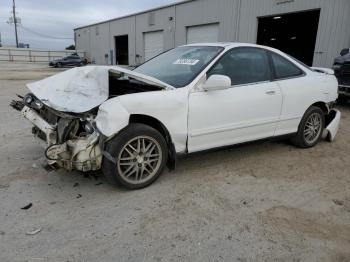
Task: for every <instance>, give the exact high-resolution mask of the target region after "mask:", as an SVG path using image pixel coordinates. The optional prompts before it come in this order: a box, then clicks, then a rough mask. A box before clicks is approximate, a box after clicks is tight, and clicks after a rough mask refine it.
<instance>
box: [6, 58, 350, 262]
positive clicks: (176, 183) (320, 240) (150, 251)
mask: <svg viewBox="0 0 350 262" xmlns="http://www.w3.org/2000/svg"><path fill="white" fill-rule="evenodd" d="M58 71H59V70H57V69H49V68H47V67H46V66H45V65H40V64H36V65H33V64H17V63H13V64H8V63H0V114H1V127H0V131H1V132H0V134H1V137H0V170H1V172H0V199H1V201H0V221H1V223H0V261H4V262H7V261H11V262H12V261H200V262H202V261H350V223H349V221H350V176H349V175H350V174H349V170H350V161H349V160H350V155H349V153H350V130H349V129H350V106H341V107H339V108H340V110H341V111H342V113H343V117H342V123H341V127H340V131H339V134H338V136H337V139H336V141H335V142H334V143H328V142H321V143H320V144H319V145H318V146H317V147H315V148H313V149H309V150H301V149H297V148H294V147H292V146H290V145H289V144H288V143H286V142H260V143H254V144H249V145H245V146H239V147H235V148H231V149H226V150H221V151H216V152H207V153H202V154H196V155H192V156H188V157H186V158H184V159H181V160H180V161H179V163H178V168H177V170H176V171H174V172H171V173H169V172H165V173H164V174H163V175H162V176H161V177H160V179H159V180H158V181H157V182H156V183H155V184H153V185H152V186H150V187H148V188H146V189H144V190H140V191H125V190H123V189H120V188H114V187H112V186H110V185H108V184H107V183H106V181H105V179H104V177H103V176H102V175H97V176H88V177H84V176H83V175H82V174H79V173H76V172H73V173H67V172H64V171H51V172H47V171H46V170H45V169H44V168H43V167H42V163H43V149H42V148H41V147H40V146H39V145H38V144H36V143H35V141H34V140H33V138H32V136H31V132H30V129H31V127H30V124H29V123H27V122H26V121H25V120H24V119H22V117H21V116H20V114H19V112H17V111H14V110H12V109H11V108H10V107H9V106H8V104H9V102H10V100H11V99H12V98H14V96H15V94H16V93H20V94H25V93H26V88H25V83H27V82H30V81H34V80H36V79H42V78H44V77H46V76H48V75H52V74H55V73H57V72H58ZM29 203H32V204H33V206H32V207H31V208H30V209H28V210H22V209H21V207H23V206H25V205H27V204H29ZM38 228H41V231H40V232H39V233H38V234H36V235H27V234H26V233H27V232H29V231H33V230H36V229H38Z"/></svg>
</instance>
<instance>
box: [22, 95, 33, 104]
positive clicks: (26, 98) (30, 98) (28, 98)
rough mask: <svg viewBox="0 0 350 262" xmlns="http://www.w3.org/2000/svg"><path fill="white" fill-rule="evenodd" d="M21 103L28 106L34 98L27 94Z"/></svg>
mask: <svg viewBox="0 0 350 262" xmlns="http://www.w3.org/2000/svg"><path fill="white" fill-rule="evenodd" d="M23 101H24V103H26V104H27V105H30V104H31V103H32V102H33V101H34V97H33V96H32V95H31V94H28V95H26V96H25V97H24V98H23Z"/></svg>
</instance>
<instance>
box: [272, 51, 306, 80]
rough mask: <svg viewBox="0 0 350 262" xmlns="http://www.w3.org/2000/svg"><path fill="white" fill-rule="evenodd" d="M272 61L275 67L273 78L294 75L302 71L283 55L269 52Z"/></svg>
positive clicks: (298, 74)
mask: <svg viewBox="0 0 350 262" xmlns="http://www.w3.org/2000/svg"><path fill="white" fill-rule="evenodd" d="M271 58H272V63H273V66H274V68H275V79H283V78H290V77H296V76H300V75H302V74H303V71H302V70H301V69H300V68H299V67H297V66H296V65H294V64H293V63H292V62H290V61H288V60H287V59H285V58H284V57H282V56H280V55H277V54H275V53H271Z"/></svg>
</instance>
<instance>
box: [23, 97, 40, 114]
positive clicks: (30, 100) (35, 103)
mask: <svg viewBox="0 0 350 262" xmlns="http://www.w3.org/2000/svg"><path fill="white" fill-rule="evenodd" d="M23 101H24V103H25V104H26V105H27V106H29V107H32V108H34V109H37V110H40V109H42V108H43V106H44V104H43V102H41V101H40V100H39V99H37V98H36V97H35V96H34V95H32V94H27V95H26V96H25V97H24V98H23Z"/></svg>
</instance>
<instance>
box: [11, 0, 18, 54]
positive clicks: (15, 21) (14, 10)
mask: <svg viewBox="0 0 350 262" xmlns="http://www.w3.org/2000/svg"><path fill="white" fill-rule="evenodd" d="M12 1H13V22H14V24H15V34H16V46H17V48H18V34H17V18H16V4H15V0H12Z"/></svg>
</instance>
